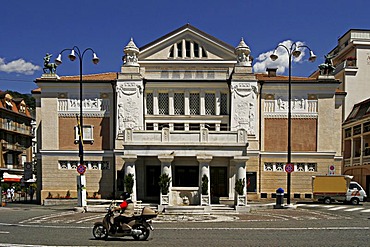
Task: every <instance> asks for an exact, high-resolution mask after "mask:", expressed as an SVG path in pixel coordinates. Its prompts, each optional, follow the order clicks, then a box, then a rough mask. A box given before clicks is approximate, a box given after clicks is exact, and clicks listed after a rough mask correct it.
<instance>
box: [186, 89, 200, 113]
mask: <svg viewBox="0 0 370 247" xmlns="http://www.w3.org/2000/svg"><path fill="white" fill-rule="evenodd" d="M189 102H190V106H189V107H190V115H200V97H199V93H190V99H189Z"/></svg>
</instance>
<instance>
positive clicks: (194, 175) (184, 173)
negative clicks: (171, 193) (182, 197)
mask: <svg viewBox="0 0 370 247" xmlns="http://www.w3.org/2000/svg"><path fill="white" fill-rule="evenodd" d="M198 177H199V167H198V166H175V181H174V186H175V187H198V186H199V181H198Z"/></svg>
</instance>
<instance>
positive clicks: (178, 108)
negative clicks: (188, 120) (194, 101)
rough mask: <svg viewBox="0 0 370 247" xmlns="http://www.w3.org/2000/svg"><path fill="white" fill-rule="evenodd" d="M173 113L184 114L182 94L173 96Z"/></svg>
mask: <svg viewBox="0 0 370 247" xmlns="http://www.w3.org/2000/svg"><path fill="white" fill-rule="evenodd" d="M174 113H175V115H184V114H185V102H184V93H175V95H174Z"/></svg>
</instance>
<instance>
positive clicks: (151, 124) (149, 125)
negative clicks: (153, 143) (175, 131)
mask: <svg viewBox="0 0 370 247" xmlns="http://www.w3.org/2000/svg"><path fill="white" fill-rule="evenodd" d="M146 130H154V124H153V123H146Z"/></svg>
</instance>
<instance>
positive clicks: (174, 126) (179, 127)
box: [173, 123, 185, 130]
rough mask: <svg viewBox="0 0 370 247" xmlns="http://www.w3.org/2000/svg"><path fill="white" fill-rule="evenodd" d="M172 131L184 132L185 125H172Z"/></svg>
mask: <svg viewBox="0 0 370 247" xmlns="http://www.w3.org/2000/svg"><path fill="white" fill-rule="evenodd" d="M173 129H174V130H185V125H184V124H183V123H174V124H173Z"/></svg>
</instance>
